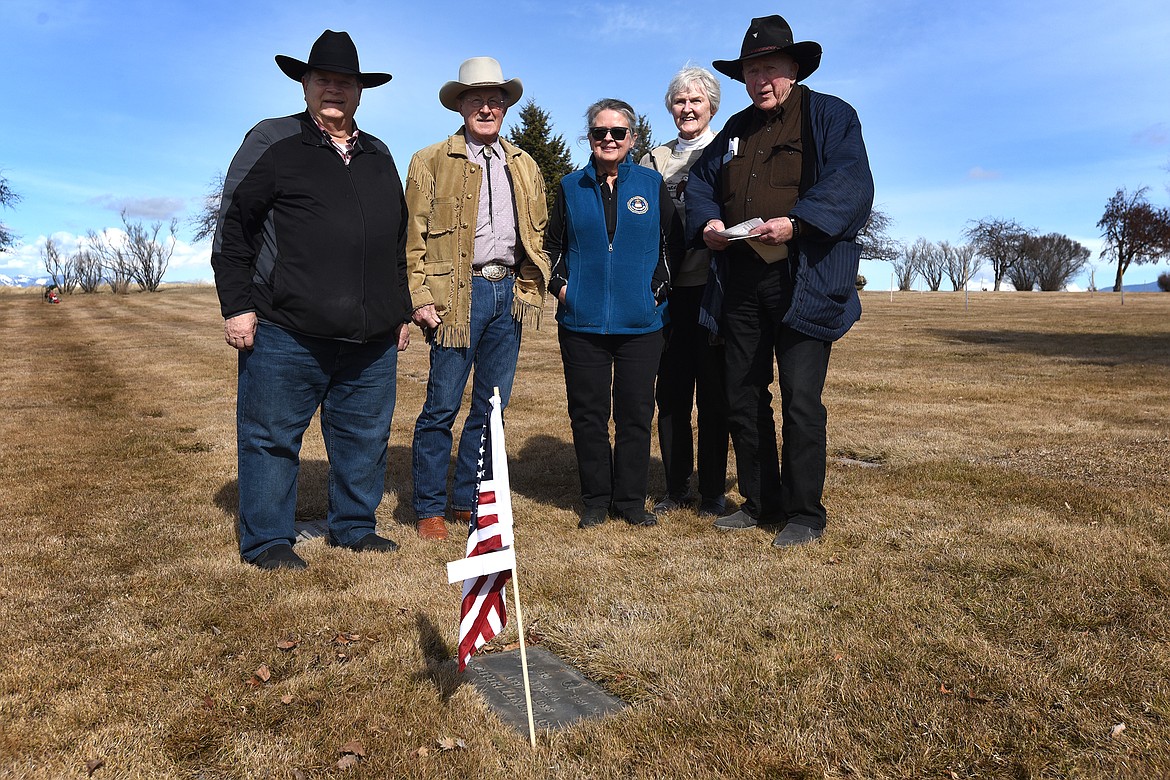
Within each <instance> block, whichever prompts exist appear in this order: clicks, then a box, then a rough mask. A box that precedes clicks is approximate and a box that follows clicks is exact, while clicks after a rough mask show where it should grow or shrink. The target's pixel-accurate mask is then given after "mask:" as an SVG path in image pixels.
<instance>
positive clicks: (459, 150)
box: [358, 127, 524, 160]
mask: <svg viewBox="0 0 1170 780" xmlns="http://www.w3.org/2000/svg"><path fill="white" fill-rule="evenodd" d="M464 132H465V128H463V127H460V128H459V129H458V130H456V131H455V132H454V133H452V134H451V136H450V137H449V138H448V139H447V156H448V157H462V158H463V159H465V160H466V159H467V136H465V135H464V134H463V133H464ZM358 137H359V138H360V137H361V136H358ZM499 141H500V148H501V149H503V150H504V156H505V157H507V158H508V159H509V160H513V159H515V158H517V157H519V156H520V155H522V154H524V151H523V150H522V149H521V148H520V147H519V146H516V145H515V144H513V143H512V142H511V141H509V140H508V139H507V138H504V136H502V135H501V136H499Z"/></svg>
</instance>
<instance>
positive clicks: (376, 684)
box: [0, 288, 1170, 780]
mask: <svg viewBox="0 0 1170 780" xmlns="http://www.w3.org/2000/svg"><path fill="white" fill-rule="evenodd" d="M863 304H864V306H865V317H864V319H863V320H862V322H861V323H859V324H858V325H857V326H856V328H855V329H854V330H853V331H852V332H851V333H850V334H849V335H847V336H846V337H845V339H843V340H842V341H841V342H839V343H838V344H837V345H836V346H835V347H834V353H833V359H832V365H831V368H830V377H829V385H828V388H827V391H826V402H827V404H828V406H829V451H830V461H831V462H830V464H829V475H828V483H827V486H826V504H827V506H828V508H829V523H830V524H829V529H828V533H827V534H826V537H825V541H824V543H822V544H819V545H815V546H811V547H807V548H801V549H798V550H794V551H788V552H778V551H776V550H773V549H772V548H771V547H770V542H771V538H772V536H771V534H769V533H766V532H764V531H760V532H759V533H753V532H748V533H746V534H738V535H720V534H717V533H716V532H714V531H713V530H712V529H711V528H710V526H709V524H708V523H707V522H704V521H700V520H699V519H698V518H697V517H696V516H695V515H694V514H693V513H690V512H686V511H681V512H676V513H673V514H670V515H667V516H665V517H664V518H663V522H662V523H661V524H660V525H659V526H658V527H657V528H651V529H632V528H629V527H626V526H624V524H620V523H609V524H607V525H605V526H603V527H602V528H600V529H598V530H596V531H590V532H583V531H578V530H577V528H576V506H575V498H576V496H577V482H576V471H575V464H574V461H573V454H572V446H571V437H570V434H569V430H568V427H569V426H568V418H567V415H566V413H565V398H564V396H565V394H564V384H563V377H562V373H561V368H560V359H559V353H558V351H557V346H556V333H555V326H554V325H553V324H552V323H551V318H550V320H549V321H548V322H546V325H545V326H544V329H543V330H540V331H535V330H530V331H529V332H527V333H526V334H525V343H524V347H523V350H522V355H521V360H522V368H521V370H520V374H519V376H518V379H517V383H516V387H515V390H514V393H513V399H512V405H511V406H510V407H509V409H508V414H507V420H508V451H509V457H510V461H511V475H512V482H513V487H514V490H515V493H516V494H515V496H514V504H515V509H516V516H517V531H516V533H517V550H518V557H519V560H520V577H521V587H522V588H523V591H522V595H523V597H524V612H525V620H526V628H527V631H528V634H529V638H530V641H533V642H538V643H540V644H541V645H542V646H544V647H546V648H548V649H549V650H551V651H553V652H555V653H556V654H558V655H559V656H561V657H562V658H564V659H566V660H567V661H569V662H570V663H572V664H574V665H576V666H577V667H578V668H580V669H581V670H583V671H584V673H585V674H586V675H587V676H589V677H590V678H592V679H594V680H596V681H597V682H599V683H600V684H601V685H602V686H604V687H605V688H606V689H607V690H609V691H610V692H612V693H614V694H616V695H618V696H620V697H622V698H623V699H625V700H626V701H628V702H630V703H631V706H630V707H629V708H628V709H627V710H625V711H624V712H622V713H621V714H620V715H618V716H615V717H612V718H609V719H606V720H603V721H595V722H587V723H582V724H579V725H577V726H575V727H572V728H570V729H567V730H563V731H560V732H556V733H551V734H541V735H539V746H538V748H537V749H536V750H532V749H530V748H529V746H528V744H527V737H526V735H522V734H518V733H515V732H513V731H511V730H509V729H508V728H506V727H504V726H502V725H501V724H500V722H499V721H498V720H497V719H496V718H495V716H494V715H493V714H491V712H490V711H489V710H488V709H487V708H486V707H485V705H484V703H483V700H482V699H481V698H480V696H479V694H478V693H477V692H476V691H475V690H474V689H472V688H471V686H469V685H460V683H459V680H458V678H457V677H456V676H455V675H454V672H453V670H452V665H453V663H452V660H451V659H452V657H453V655H454V644H455V639H456V633H457V610H458V601H459V590H458V587H457V586H451V585H448V584H447V583H446V577H445V570H444V564H445V563H446V561H448V560H452V559H454V558H456V557H459V556H460V555H461V554H462V548H463V541H461V540H460V539H458V538H454V537H453V538H452V539H451V540H449V541H448V542H446V543H443V544H435V543H424V542H422V541H420V540H419V539H418V538H417V536H416V535H415V534H414V531H413V529H412V528H411V527H410V526H409V525H400V524H401V523H409V522H410V521H411V520H412V519H413V518H411V517H410V512H409V490H410V479H409V464H410V457H409V452H410V438H411V431H412V429H413V424H414V418H415V416H416V415H417V413H418V411H419V409H420V407H421V404H422V398H423V392H424V387H425V380H426V352H425V349H424V348H423V346H422V345H421V342H420V340H416V341H415V343H414V344H413V345H412V346H411V348H410V350H409V351H408V352H407V353H406V354H405V355H404V356H403V359H402V363H401V364H400V371H399V392H398V405H397V411H396V414H395V420H394V428H393V433H392V436H391V441H390V468H389V483H388V484H389V487H388V490H390V492H388V494H387V496H386V500H385V501H384V503H383V506H382V509H381V510H380V512H379V527H380V530H382V531H383V532H385V533H387V534H388V535H390V536H392V537H393V538H394V539H396V540H397V541H398V542H399V543H400V544H401V545H402V549H401V550H400V551H399V552H398V553H396V554H394V555H391V556H376V555H357V554H353V553H350V552H347V551H341V550H336V549H332V548H328V547H326V546H325V545H324V543H323V542H322V541H321V540H314V541H310V542H306V543H303V544H301V545H298V550H299V551H300V552H301V554H302V555H303V557H305V558H306V559H307V560H308V562H309V564H310V568H309V570H308V571H306V572H298V573H294V572H279V573H265V572H261V571H258V570H256V569H253V568H252V567H248V566H244V565H242V564H241V563H240V562H239V559H238V557H237V552H236V541H235V534H234V530H233V529H234V513H235V507H236V500H237V499H236V475H235V433H234V402H235V359H234V353H233V352H232V350H231V349H230V348H228V347H227V346H226V345H225V344H224V343H223V340H222V337H221V320H220V318H219V316H218V308H217V305H216V302H215V295H214V291H213V290H211V289H210V288H175V289H168V290H164V291H162V292H160V293H158V294H154V295H139V294H132V295H129V296H122V297H117V296H113V295H109V294H102V295H92V296H80V295H75V296H70V297H66V298H65V299H64V302H63V303H62V304H61V305H59V306H49V305H45V304H42V303H41V301H40V296H39V294H28V293H20V292H5V293H3V294H0V338H2V340H3V344H4V356H3V359H2V360H3V362H2V364H0V365H2V369H0V506H2V507H3V510H4V522H3V526H2V527H3V536H2V537H0V588H2V593H3V598H2V599H0V625H3V626H7V628H6V629H4V630H3V631H2V632H0V777H5V778H63V777H85V776H86V775H87V773H88V772H90V771H91V770H92V776H93V777H96V778H105V779H106V780H112V779H113V778H155V777H157V778H202V779H204V780H215V779H218V778H311V777H347V778H349V777H352V778H393V777H420V778H521V779H522V780H526V779H529V778H545V777H559V778H615V777H619V778H621V777H624V778H683V777H697V778H708V777H711V778H718V777H723V778H822V777H823V778H886V777H890V778H895V777H896V778H997V777H1003V778H1062V777H1076V778H1114V777H1122V778H1150V777H1167V776H1170V644H1168V639H1170V615H1168V613H1167V606H1168V603H1170V565H1168V559H1170V522H1168V521H1170V512H1168V510H1167V495H1168V494H1170V295H1163V294H1157V293H1151V294H1132V295H1127V296H1126V297H1125V303H1124V305H1120V301H1119V298H1118V296H1115V295H1106V294H1097V295H1095V296H1090V295H1088V294H1060V295H1058V294H1039V293H1035V294H995V293H983V294H979V295H974V296H973V297H972V298H971V305H970V309H969V310H965V309H964V305H963V299H962V297H961V295H959V294H947V293H935V294H920V293H902V294H897V295H895V296H894V298H893V300H891V299H890V297H889V295H888V294H886V293H867V294H865V295H864V296H863ZM303 461H304V464H303V474H302V484H301V498H300V506H299V510H298V516H299V517H301V518H303V519H313V518H318V517H321V516H323V514H324V509H325V497H324V481H325V477H326V468H327V467H326V464H325V458H324V452H323V447H322V445H321V440H320V436H319V432H318V430H317V429H316V426H314V428H313V429H311V430H310V433H309V435H307V436H306V440H305V450H304V452H303ZM859 462H864V463H867V464H870V465H868V466H865V465H860V464H859ZM651 487H652V490H653V491H660V490H661V488H662V475H661V466H660V463H659V461H658V459H657V452H655V453H654V460H653V463H652V467H651ZM302 548H303V549H302ZM339 634H340V635H342V636H341V637H340V638H339ZM355 636H356V638H355ZM513 641H515V630H514V628H513V627H509V629H508V630H506V631H505V632H504V634H503V635H502V636H501V637H500V638H498V640H497V641H496V642H495V643H493V647H495V648H501V647H503V646H505V645H507V644H508V643H510V642H513ZM290 644H295V647H292V648H291V649H282V647H284V648H287V647H288V646H289V645H290ZM261 667H264V669H265V670H266V674H265V672H261V673H260V674H259V675H258V674H257V673H258V670H261ZM263 676H267V677H268V679H267V681H263V680H261V679H260V678H261V677H263ZM352 740H357V741H358V742H360V744H361V752H363V753H364V754H365V755H364V757H363V758H361V760H358V761H356V763H354V764H353V766H351V767H349V768H344V765H345V764H350V763H352V762H353V760H354V757H350V758H347V759H344V760H342V759H343V757H342V748H343V746H344V745H346V744H347V743H350V742H351V741H352ZM457 740H462V745H463V746H461V744H460V743H459V742H458V741H457ZM350 749H351V750H352V749H353V746H352V745H351V748H350ZM339 761H342V764H343V768H339V767H338V763H339ZM87 762H90V763H89V764H88V766H87ZM99 763H100V764H101V765H100V767H99V766H98V764H99ZM94 767H98V768H96V769H94Z"/></svg>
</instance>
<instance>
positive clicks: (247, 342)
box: [223, 311, 256, 349]
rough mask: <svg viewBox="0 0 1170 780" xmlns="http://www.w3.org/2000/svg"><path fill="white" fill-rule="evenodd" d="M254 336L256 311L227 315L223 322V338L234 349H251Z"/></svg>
mask: <svg viewBox="0 0 1170 780" xmlns="http://www.w3.org/2000/svg"><path fill="white" fill-rule="evenodd" d="M255 338H256V312H254V311H249V312H244V313H243V314H237V315H236V316H234V317H228V318H227V319H226V320H224V322H223V340H224V341H226V342H227V343H228V345H229V346H231V347H235V348H236V349H251V348H252V342H253V340H254V339H255Z"/></svg>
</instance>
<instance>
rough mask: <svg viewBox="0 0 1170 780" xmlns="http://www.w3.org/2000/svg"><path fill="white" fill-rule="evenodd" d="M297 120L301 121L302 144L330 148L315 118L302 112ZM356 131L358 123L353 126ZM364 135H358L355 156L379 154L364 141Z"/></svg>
mask: <svg viewBox="0 0 1170 780" xmlns="http://www.w3.org/2000/svg"><path fill="white" fill-rule="evenodd" d="M297 119H299V120H301V143H304V144H308V145H309V146H328V145H329V142H328V141H326V140H325V139H324V138H322V137H321V128H319V127H317V123H316V122H314V121H313V117H311V116H309V112H308V111H302V112H301V113H299V114H297ZM353 128H354V130H357V129H358V126H357V123H356V122H355V123H354V125H353ZM363 135H364V134H363V133H358V137H357V141H355V142H354V145H353V154H361V153H362V152H374V153H377V151H378V150H377V149H376V148H375V147H373V146H370V145H369V144H366V143H364V142H363V141H362V138H363Z"/></svg>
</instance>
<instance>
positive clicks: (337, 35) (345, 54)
mask: <svg viewBox="0 0 1170 780" xmlns="http://www.w3.org/2000/svg"><path fill="white" fill-rule="evenodd" d="M276 64H277V65H278V66H280V69H281V70H282V71H284V75H286V76H288V77H289V78H290V79H292V80H294V81H300V80H301V77H302V76H304V75H305V73H307V72H308V71H310V70H327V71H330V72H332V73H349V74H352V75H354V76H357V77H358V79H359V80H360V81H361V82H362V86H363V87H380V86H382V85H383V84H385V83H386V82H387V81H389V80H390V79H391V78H393V76H391V75H390V74H389V73H362V69H361V68H360V67H359V66H358V53H357V47H356V46H354V45H353V40H351V39H350V37H349V33H347V32H333V31H332V30H326V31H325V32H323V33H321V37H320V38H318V39H317V42H316V43H314V44H313V50H312V51H310V52H309V61H308V62H301V61H300V60H297V59H293V58H292V57H286V56H284V55H283V54H277V55H276Z"/></svg>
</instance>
